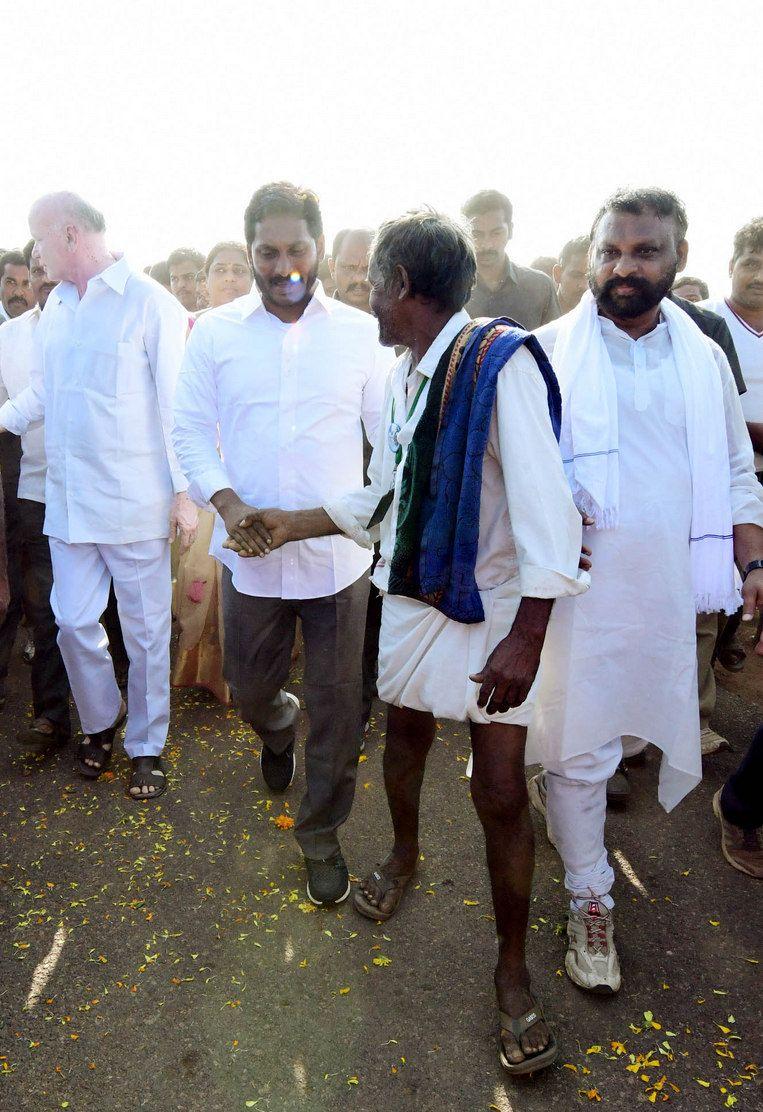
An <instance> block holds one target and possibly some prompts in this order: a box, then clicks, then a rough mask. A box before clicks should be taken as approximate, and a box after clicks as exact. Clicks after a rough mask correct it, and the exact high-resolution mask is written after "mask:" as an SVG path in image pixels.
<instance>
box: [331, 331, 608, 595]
mask: <svg viewBox="0 0 763 1112" xmlns="http://www.w3.org/2000/svg"><path fill="white" fill-rule="evenodd" d="M470 319H471V318H470V316H469V314H468V313H467V312H466V310H465V309H462V310H461V312H459V313H456V314H454V315H453V316H452V317H451V319H450V320H449V321H448V323H447V324H446V325H445V327H444V328H443V329H442V331H441V332H440V333H439V335H438V336H437V337H436V339H435V340H434V342H433V343H432V345H431V347H430V348H429V349H428V350H427V352H426V353H425V355H424V356H423V358H422V359H421V360H420V361H419V363H418V365H417V366H416V368H415V370H414V371H413V373H411V355H410V352H407V351H406V352H405V353H404V354H403V355H401V356H400V358H399V359H398V361H397V363H396V364H395V367H394V370H393V371H392V374H391V376H390V380H389V386H388V393H387V399H386V402H385V410H384V412H385V414H386V419H387V421H388V423H389V426H392V404H393V401H394V407H395V426H397V425H402V428H400V429H399V431H398V432H397V438H396V441H395V442H394V443H393V442H392V440H391V439H390V437H391V431H392V429H391V428H390V427H388V428H387V429H386V430H385V434H384V435H383V436H380V437H379V440H378V443H377V445H376V447H375V449H374V453H373V455H372V457H371V463H370V465H369V468H368V477H369V480H370V485H369V486H366V487H360V485H359V484H358V486H357V487H356V489H355V490H354V491H353V492H352V493H350V494H349V495H347V496H345V497H342V498H334V499H329V500H325V502H324V509H325V510H326V512H327V513H328V515H329V517H330V518H331V519H332V521H335V522H336V524H337V525H338V526H339V527H340V529H341V530H342V531H343V532H344V533H346V534H347V536H350V537H352V538H353V539H354V540H355V541H356V542H357V543H358V544H360V545H363V546H365V547H368V548H370V547H371V546H372V545H373V544H374V543H375V542H377V541H379V542H380V546H381V548H380V559H379V561H378V563H377V565H376V570H375V571H374V582H375V583H376V585H377V587H379V589H380V590H382V591H386V590H387V585H388V583H389V565H390V561H391V559H392V555H393V552H394V550H395V541H396V539H397V516H398V509H399V503H400V492H401V486H402V477H403V470H404V464H405V459H406V456H407V454H408V446H409V445H410V443H411V440H412V439H413V434H414V432H415V431H416V426H417V425H418V423H419V420H420V418H421V415H422V413H423V412H424V407H425V405H426V400H427V395H428V393H429V384H430V382H431V379H432V375H433V374H434V372H435V370H436V369H437V364H438V362H439V360H440V358H441V356H442V355H443V353H444V352H445V351H446V350H447V348H448V345H449V344H450V343H451V341H452V340H453V339H455V337H456V336H457V335H458V333H459V332H460V331H461V329H462V328H463V327H464V325H466V324H468V323H469V321H470ZM422 383H424V384H425V385H424V387H423V389H422V392H421V395H420V396H419V399H418V403H417V405H416V408H415V410H414V411H413V412H410V410H411V405H412V403H413V399H414V398H415V397H416V395H417V393H418V390H419V386H420V385H421V384H422ZM538 399H540V403H539V401H538ZM401 414H402V415H404V416H399V415H401ZM405 415H407V419H406V416H405ZM547 418H548V403H547V401H546V387H545V384H544V382H543V379H542V378H541V374H540V371H539V370H538V365H537V363H536V362H535V359H534V357H533V356H532V355H531V353H530V352H529V351H528V350H527V348H525V347H520V348H518V350H517V351H516V352H515V354H514V355H513V356H512V357H511V360H510V361H509V363H508V364H507V366H506V367H505V368H504V369H503V370H502V371H501V373H500V374H499V376H498V381H497V386H496V404H495V407H494V410H493V416H492V419H491V424H490V433H489V436H488V444H487V450H486V452H485V459H484V463H483V466H482V493H481V496H480V528H479V546H478V548H477V560H476V564H475V568H474V576H475V580H476V583H477V587H478V589H479V590H480V591H490V590H493V589H494V588H496V587H500V586H502V585H504V584H506V583H507V582H509V581H514V589H515V592H516V595H517V597H518V598H521V597H522V596H527V597H530V598H557V597H558V596H560V595H566V594H576V593H578V592H580V591H584V590H585V589H586V587H587V585H588V577H587V575H580V574H579V572H578V560H579V557H580V521H579V515H577V514H576V513H575V514H569V513H568V512H567V511H568V510H569V509H570V497H569V490H568V489H567V484H566V481H565V482H564V483H559V482H558V481H557V480H558V478H559V475H558V474H554V475H549V474H547V473H544V467H546V466H547V464H546V463H544V460H545V458H546V456H545V453H547V452H548V449H549V445H551V446H552V448H553V454H552V460H553V462H554V464H555V465H556V464H558V467H557V468H556V470H557V471H558V468H560V467H561V459H560V457H559V455H558V448H557V447H556V446H555V445H553V439H554V437H553V433H552V431H551V425H550V422H549V421H548V419H547ZM398 444H399V445H400V446H401V447H402V449H403V456H402V461H401V464H400V466H399V467H397V466H396V464H395V451H396V447H397V445H398ZM389 490H394V494H393V501H392V504H391V506H390V509H389V510H388V512H387V514H386V515H385V517H384V520H383V521H382V522H381V525H380V526H378V525H377V526H375V527H374V528H373V529H371V530H370V531H369V530H368V529H367V528H366V526H367V524H368V521H369V519H370V517H371V515H372V514H373V512H374V510H375V509H376V506H377V505H378V503H379V499H380V498H381V496H382V494H384V493H385V491H389Z"/></svg>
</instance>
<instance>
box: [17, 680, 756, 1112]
mask: <svg viewBox="0 0 763 1112" xmlns="http://www.w3.org/2000/svg"><path fill="white" fill-rule="evenodd" d="M722 682H723V684H724V687H725V688H726V690H723V691H721V693H720V697H719V701H718V709H717V714H716V720H715V725H716V726H717V728H718V729H720V730H721V731H722V732H724V733H725V734H726V735H727V736H728V737H729V739H730V740H731V741H732V744H733V745H734V752H732V753H721V754H718V755H717V756H715V757H711V758H709V759H708V760H707V761H706V777H705V780H704V782H703V783H702V785H701V786H700V787H699V788H698V789H697V790H696V791H695V792H694V793H693V794H692V795H691V796H690V797H689V798H688V799H687V800H685V801H684V803H683V804H682V805H681V806H680V807H679V808H678V809H677V811H676V812H674V814H673V815H672V816H666V815H665V814H664V813H663V812H662V811H661V810H660V809H659V808H658V807H657V805H656V802H655V782H656V773H657V764H656V760H655V758H654V756H651V757H650V760H649V762H648V765H647V767H646V768H645V769H643V770H637V771H636V772H635V773H634V774H633V784H634V797H633V800H632V803H631V805H630V806H629V808H628V810H627V811H625V812H622V813H613V814H612V816H611V821H610V824H609V843H610V848H611V850H612V851H614V855H615V858H616V870H617V873H618V883H617V891H616V897H617V900H618V905H617V913H616V914H617V920H616V922H617V929H618V936H619V946H620V952H621V955H622V961H623V972H624V978H625V982H624V987H623V990H622V991H621V993H620V994H619V995H618V996H617V997H616V998H614V999H599V998H593V997H590V996H587V995H585V994H583V993H580V992H579V991H578V990H577V989H576V988H575V987H574V986H573V985H572V984H571V983H570V982H569V981H568V980H567V979H566V977H565V976H564V975H563V974H562V972H561V969H562V963H563V955H564V947H563V941H562V937H561V934H562V932H563V914H564V907H565V900H564V896H563V892H562V889H561V884H560V878H561V875H562V873H561V867H560V863H559V860H558V858H557V857H556V855H555V853H554V851H553V850H552V849H551V847H550V846H549V845H548V843H547V842H546V840H545V838H544V836H543V834H542V832H541V831H539V836H538V860H537V873H536V885H535V896H534V901H533V907H532V919H531V922H532V930H531V932H530V958H531V965H532V969H533V972H534V978H535V986H536V988H537V990H538V992H539V995H540V997H541V999H542V1000H543V1001H544V1003H545V1006H546V1010H547V1012H548V1014H549V1015H550V1016H551V1017H552V1018H553V1023H554V1026H555V1028H556V1032H557V1037H558V1039H559V1041H560V1044H561V1047H562V1054H561V1058H560V1062H559V1064H558V1066H557V1067H555V1068H554V1069H553V1070H551V1071H549V1072H548V1073H547V1074H545V1075H543V1076H541V1077H539V1078H537V1079H536V1080H534V1081H531V1082H525V1083H522V1084H517V1083H512V1082H511V1081H509V1080H507V1079H506V1078H505V1077H504V1076H503V1075H502V1072H501V1069H500V1067H499V1065H498V1062H497V1057H496V1050H495V1013H494V1006H493V998H492V994H491V984H490V977H491V972H492V965H493V962H494V956H495V945H494V936H493V924H492V921H491V907H490V899H489V892H488V888H487V880H486V873H485V869H484V865H483V856H482V845H481V835H480V829H479V826H478V823H477V821H476V818H475V815H474V812H473V810H472V807H471V804H470V801H469V796H468V786H467V783H466V781H465V779H464V770H465V764H466V758H467V754H468V749H467V742H466V734H465V732H464V730H463V729H462V728H461V727H456V726H452V725H450V724H444V725H443V727H442V729H441V730H440V731H439V741H438V743H437V745H436V747H435V751H434V753H433V756H432V760H431V768H430V770H429V775H428V779H427V783H426V787H425V798H424V824H423V825H424V830H423V835H424V840H423V845H424V859H423V860H422V862H421V871H420V882H419V884H418V886H417V888H416V890H415V891H413V892H412V893H411V894H410V895H409V897H408V898H407V899H406V902H405V903H404V904H403V907H402V910H401V912H400V914H399V915H398V917H397V918H395V919H394V920H393V921H392V922H390V923H388V924H387V925H386V927H385V928H381V927H376V926H374V924H372V923H369V922H367V921H365V920H362V919H360V918H358V917H357V916H356V915H355V914H354V912H353V911H352V910H351V908H349V906H345V908H344V909H343V910H342V911H339V912H331V913H328V912H319V911H315V910H314V909H313V908H312V906H311V905H309V904H308V903H307V902H306V901H305V898H304V893H303V873H302V870H301V867H300V861H299V855H298V853H297V851H296V848H295V845H294V843H293V841H292V837H291V834H290V833H289V831H288V830H282V829H279V826H278V823H277V820H278V818H279V816H282V815H283V816H286V817H288V816H289V813H290V811H291V812H293V811H294V810H296V803H297V801H298V799H299V797H300V792H301V789H302V779H301V774H299V773H298V777H297V780H296V781H295V784H294V785H293V787H292V789H291V790H290V792H289V794H288V797H287V800H286V803H285V804H284V805H282V803H281V802H280V801H277V800H271V799H269V798H268V796H267V794H266V792H265V791H264V790H263V784H262V781H261V778H260V774H259V768H258V763H257V759H256V746H255V743H254V739H253V738H252V736H251V735H250V734H249V732H248V731H247V730H246V729H244V728H242V727H241V726H240V725H239V723H238V721H237V719H236V717H235V715H234V714H233V713H232V712H225V711H223V710H221V709H220V708H219V707H218V706H217V705H216V704H213V703H211V702H209V701H208V700H207V699H206V698H205V697H204V696H203V695H202V694H200V693H195V692H180V693H176V694H175V696H174V713H173V720H172V722H173V724H172V734H171V746H170V750H169V758H170V764H171V767H172V788H171V790H170V791H169V792H168V793H167V795H166V796H165V797H164V799H163V800H162V801H161V803H160V804H156V805H153V806H148V805H136V804H135V803H133V802H131V801H130V800H128V799H126V798H125V796H124V794H123V785H124V778H125V771H126V762H125V760H124V758H120V759H119V760H118V761H117V762H116V765H115V769H114V777H113V779H108V780H102V781H99V782H98V783H97V784H95V785H94V786H93V785H92V784H90V783H87V782H85V781H83V780H81V779H80V778H79V777H78V776H77V775H76V774H75V773H74V772H73V771H72V767H71V754H70V753H68V752H67V753H63V754H58V755H56V756H54V757H49V758H46V759H42V760H37V761H32V762H25V761H23V760H21V759H19V758H18V757H17V756H16V752H15V750H14V745H13V736H14V734H15V730H16V728H17V727H18V725H19V724H20V722H21V720H22V718H23V715H24V714H25V713H26V709H27V708H26V698H27V686H26V685H27V676H26V673H25V671H24V666H23V665H21V664H20V663H19V664H17V665H15V668H14V676H13V686H12V690H11V697H10V698H9V702H8V707H7V708H6V711H5V712H4V715H3V722H2V735H3V743H2V749H1V751H0V1055H1V1056H2V1057H0V1072H1V1073H2V1076H0V1108H2V1110H3V1112H27V1110H28V1112H42V1110H47V1109H60V1108H68V1109H70V1110H72V1112H75V1110H80V1109H83V1110H84V1109H87V1110H91V1112H100V1110H104V1112H106V1110H108V1112H112V1110H113V1112H118V1110H128V1109H129V1110H132V1109H151V1110H157V1112H158V1110H162V1112H165V1110H170V1112H174V1110H178V1112H218V1110H219V1112H228V1110H238V1109H245V1108H252V1109H258V1110H262V1112H265V1110H273V1112H276V1110H278V1112H281V1110H288V1112H291V1110H303V1109H304V1110H321V1112H322V1110H331V1109H359V1110H363V1112H376V1110H377V1109H378V1110H381V1109H384V1110H386V1112H396V1110H398V1109H414V1108H415V1109H423V1110H430V1109H431V1110H435V1109H437V1110H451V1109H452V1110H457V1112H476V1110H481V1109H485V1110H487V1109H490V1108H492V1109H497V1110H498V1112H510V1110H517V1112H518V1110H527V1112H534V1110H536V1109H537V1110H540V1109H547V1108H549V1107H554V1108H556V1109H560V1110H561V1112H566V1110H567V1109H574V1108H578V1107H587V1106H588V1105H589V1104H595V1103H598V1102H599V1101H600V1102H601V1103H602V1104H603V1105H608V1106H609V1107H611V1108H612V1109H618V1110H619V1109H630V1108H631V1107H632V1106H633V1105H634V1104H636V1105H639V1106H640V1105H642V1104H646V1103H650V1102H651V1103H663V1102H669V1103H671V1105H673V1106H676V1107H681V1108H684V1109H691V1110H695V1109H696V1110H705V1109H721V1108H726V1107H729V1108H732V1107H733V1108H736V1109H737V1110H738V1112H742V1110H748V1109H753V1108H760V1107H761V1103H760V1101H761V1092H760V1088H759V1087H758V1086H757V1085H756V1083H755V1080H754V1077H755V1074H754V1071H753V1068H752V1067H751V1066H750V1063H754V1062H755V1061H757V1060H758V1059H759V1057H760V1049H761V1047H760V1032H761V1029H760V1020H759V1013H760V998H761V997H760V966H759V965H758V962H759V960H760V959H761V954H760V943H761V923H762V917H761V899H760V897H761V891H762V890H763V889H761V885H760V883H759V882H755V881H752V880H750V879H748V878H746V877H744V876H742V875H740V874H739V873H737V872H735V871H733V870H732V869H731V868H730V867H729V866H728V865H727V864H726V863H725V862H724V860H723V859H722V857H721V855H720V853H719V850H718V832H717V827H716V823H715V820H714V818H713V816H712V813H711V810H710V801H711V798H712V794H713V792H714V791H715V790H716V788H717V787H718V786H719V785H720V784H721V783H722V781H723V779H724V777H725V776H726V775H727V774H728V773H729V771H730V770H731V769H732V768H733V767H734V765H735V762H736V761H737V760H738V759H739V756H740V754H741V752H742V751H743V749H744V747H745V746H746V744H747V743H748V741H749V738H750V736H751V733H752V730H753V729H754V727H755V726H756V725H757V723H758V722H759V721H760V720H761V718H763V660H757V661H753V662H752V663H751V665H750V666H749V667H748V670H747V672H746V673H745V674H744V676H743V677H741V678H739V677H735V678H734V679H733V680H729V679H727V678H726V677H725V676H723V677H722ZM295 690H297V691H298V690H299V688H298V685H297V686H296V687H295ZM382 725H383V723H382V721H381V718H378V719H377V720H376V722H375V728H374V731H373V734H372V736H371V739H370V742H369V744H368V747H367V750H366V753H367V757H366V759H365V760H364V761H363V762H362V764H361V765H360V768H359V778H358V794H357V800H356V805H355V809H354V812H353V815H352V818H351V820H350V822H349V823H348V825H347V828H346V831H345V834H344V845H345V849H346V855H347V858H348V862H349V864H350V867H351V869H353V870H354V871H355V872H356V873H357V872H359V871H360V870H361V869H363V868H364V867H366V866H368V864H369V863H372V862H374V861H376V860H377V859H378V858H379V857H380V856H381V854H382V852H383V850H384V848H385V844H386V843H387V840H388V837H389V824H388V819H387V813H386V809H385V805H384V795H383V787H382V783H381V763H380V762H381V752H382V735H381V732H380V730H381V727H382ZM629 878H630V879H629ZM54 946H57V947H60V948H61V952H60V956H59V959H58V962H57V965H56V966H55V969H54V971H53V973H52V975H51V976H50V979H49V980H48V981H47V984H46V986H45V988H44V990H43V991H42V993H41V995H40V997H39V999H37V1000H36V1001H35V1000H34V998H33V997H30V993H31V992H32V988H33V983H34V975H35V970H36V968H37V967H38V966H39V965H40V963H42V962H43V961H44V959H45V958H46V956H47V955H49V953H50V952H51V948H52V947H54ZM54 952H55V951H54ZM27 1001H28V1002H29V1007H28V1009H27V1010H25V1002H27Z"/></svg>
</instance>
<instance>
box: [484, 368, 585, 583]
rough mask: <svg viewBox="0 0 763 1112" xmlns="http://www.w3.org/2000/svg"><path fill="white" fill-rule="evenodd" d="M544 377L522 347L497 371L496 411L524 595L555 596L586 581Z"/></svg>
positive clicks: (577, 520) (578, 523)
mask: <svg viewBox="0 0 763 1112" xmlns="http://www.w3.org/2000/svg"><path fill="white" fill-rule="evenodd" d="M547 397H548V396H547V392H546V384H545V382H544V381H543V376H542V375H541V373H540V371H539V369H538V365H537V363H536V362H535V359H534V357H533V356H532V354H531V353H530V352H529V351H528V350H527V348H526V347H524V346H523V347H521V348H520V349H519V350H518V351H517V352H516V353H515V354H514V355H513V356H512V357H511V359H510V360H509V362H508V363H507V364H506V366H505V367H504V368H503V370H502V371H501V373H500V374H499V376H498V385H497V392H496V417H497V424H498V442H499V447H500V453H501V467H502V469H503V477H504V483H505V487H506V497H507V500H508V504H509V518H510V520H511V529H512V533H513V535H514V543H515V545H516V550H517V558H518V561H519V580H520V586H521V591H522V595H523V596H524V597H528V598H559V597H561V596H563V595H577V594H581V593H582V592H583V591H586V590H587V589H588V587H589V586H590V577H589V575H588V573H587V572H583V571H580V570H579V568H578V563H579V561H580V548H581V544H582V534H583V525H582V518H581V516H580V514H579V513H578V511H577V509H576V507H575V504H574V502H573V501H572V495H571V493H570V488H569V486H568V484H567V479H566V477H565V474H564V468H563V466H562V458H561V455H560V452H559V445H558V444H557V442H556V438H555V436H554V433H553V430H552V428H551V422H550V420H549V413H548V400H547Z"/></svg>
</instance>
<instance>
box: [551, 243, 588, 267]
mask: <svg viewBox="0 0 763 1112" xmlns="http://www.w3.org/2000/svg"><path fill="white" fill-rule="evenodd" d="M590 246H591V237H590V236H576V237H575V239H568V240H567V242H566V243H565V245H564V247H563V248H562V249H561V251H560V252H559V266H560V267H561V268H562V270H564V268H565V267H566V266H567V264H568V263H569V262H571V260H572V259H574V258H575V256H576V255H583V254H586V255H587V254H588V248H589V247H590Z"/></svg>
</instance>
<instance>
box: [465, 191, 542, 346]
mask: <svg viewBox="0 0 763 1112" xmlns="http://www.w3.org/2000/svg"><path fill="white" fill-rule="evenodd" d="M462 211H463V214H464V216H465V217H466V218H467V220H468V221H469V226H470V228H471V232H472V236H473V238H474V245H475V247H476V249H477V282H476V285H475V287H474V289H473V291H472V296H471V298H470V299H469V301H468V302H467V305H466V310H467V312H468V313H470V314H471V316H473V317H511V319H512V320H515V321H516V322H517V323H518V324H521V325H522V327H523V328H527V329H528V330H532V329H534V328H540V326H541V325H542V324H547V323H548V322H549V321H551V320H556V318H557V317H558V316H559V315H560V314H559V302H558V301H557V299H556V290H555V289H554V283H553V282H552V280H551V279H550V278H549V276H548V275H547V274H542V273H541V272H540V271H539V270H531V269H530V268H529V267H526V266H517V265H516V263H513V262H512V261H511V260H510V259H509V257H508V255H507V253H506V247H507V245H508V242H509V240H510V239H511V233H512V231H513V223H512V221H513V209H512V205H511V201H510V200H509V199H508V197H505V196H504V195H503V193H498V192H497V191H496V190H495V189H483V190H482V191H481V192H480V193H476V194H475V195H474V196H473V197H470V199H469V200H468V201H467V202H466V204H465V205H464V207H463V210H462Z"/></svg>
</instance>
